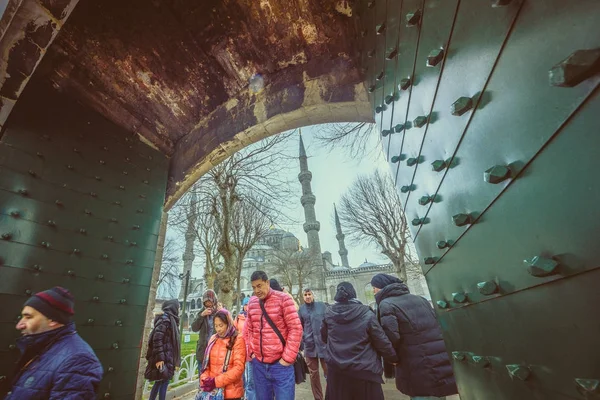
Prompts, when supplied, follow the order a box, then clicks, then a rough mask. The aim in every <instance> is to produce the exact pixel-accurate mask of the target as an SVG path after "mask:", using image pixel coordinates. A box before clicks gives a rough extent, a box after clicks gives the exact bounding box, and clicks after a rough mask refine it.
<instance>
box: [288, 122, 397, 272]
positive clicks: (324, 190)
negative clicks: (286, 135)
mask: <svg viewBox="0 0 600 400" xmlns="http://www.w3.org/2000/svg"><path fill="white" fill-rule="evenodd" d="M319 129H322V125H315V126H310V127H305V128H302V137H303V140H304V145H305V147H306V155H307V156H308V169H309V170H310V171H311V172H312V182H311V184H312V191H313V194H314V195H315V196H316V198H317V202H316V204H315V211H316V214H317V220H318V221H319V222H320V223H321V230H320V232H319V236H320V239H321V251H323V252H324V251H330V252H331V253H332V257H333V262H334V264H341V260H340V256H339V254H338V250H339V249H338V242H337V239H336V238H335V235H336V232H335V225H334V219H333V203H336V204H338V205H339V201H340V198H341V197H342V195H343V194H344V193H345V192H346V190H348V188H349V187H350V186H351V185H352V182H353V181H354V179H355V178H356V176H357V175H358V174H368V173H370V172H372V171H374V170H375V169H376V168H382V169H387V168H388V167H387V164H386V163H385V157H384V155H383V152H381V151H380V150H379V147H378V146H377V140H378V138H377V135H376V134H374V136H373V137H372V142H371V143H370V146H372V147H373V148H376V151H373V152H371V153H370V154H368V155H366V156H365V157H364V158H362V159H351V158H350V155H349V154H348V152H347V151H345V150H344V149H343V148H339V149H337V150H334V151H332V152H329V151H328V150H327V149H325V148H323V146H322V145H320V144H319V142H318V141H317V140H316V139H315V138H314V134H315V132H317V131H318V130H319ZM293 142H295V143H294V144H293V145H294V146H296V148H295V151H297V150H296V149H297V148H298V141H297V140H293ZM298 172H300V164H299V162H297V163H296V168H294V169H293V170H290V171H285V173H288V174H290V178H291V179H293V180H295V184H296V188H297V190H298V192H297V193H298V196H297V198H296V199H295V202H294V203H295V207H294V209H293V210H292V216H293V217H294V218H295V219H298V220H301V221H304V209H303V208H302V205H301V204H300V196H301V194H302V192H301V190H302V188H301V185H300V182H299V181H298V179H297V175H298ZM281 228H282V229H285V230H288V231H290V232H292V233H293V234H294V235H296V237H297V238H298V239H300V243H301V244H302V245H303V246H307V245H308V244H307V238H306V233H305V232H304V230H303V228H302V224H298V225H292V226H281ZM342 229H344V226H343V223H342ZM346 248H347V249H348V261H349V262H350V266H351V267H356V266H358V265H359V264H361V263H363V262H364V261H365V259H368V260H369V261H370V262H374V263H387V262H389V260H388V259H387V258H386V257H385V256H383V255H382V254H381V253H380V251H379V250H378V249H377V248H376V247H375V246H365V245H356V246H355V245H352V243H351V242H350V239H349V238H348V235H346Z"/></svg>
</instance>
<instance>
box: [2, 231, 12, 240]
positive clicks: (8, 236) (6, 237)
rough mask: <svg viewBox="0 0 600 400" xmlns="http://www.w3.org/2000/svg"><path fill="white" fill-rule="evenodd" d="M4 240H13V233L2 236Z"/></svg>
mask: <svg viewBox="0 0 600 400" xmlns="http://www.w3.org/2000/svg"><path fill="white" fill-rule="evenodd" d="M0 237H1V238H2V240H10V239H12V234H11V233H8V232H7V233H3V234H2V236H0Z"/></svg>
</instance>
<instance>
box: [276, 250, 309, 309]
mask: <svg viewBox="0 0 600 400" xmlns="http://www.w3.org/2000/svg"><path fill="white" fill-rule="evenodd" d="M314 261H315V260H314V258H313V257H312V256H311V254H310V253H309V252H307V251H302V250H293V249H281V250H277V251H275V252H274V253H273V259H272V260H271V264H272V265H273V273H274V275H275V276H276V277H278V278H279V279H280V280H281V283H283V286H285V287H289V288H290V294H291V295H292V296H293V297H294V298H295V299H296V301H297V302H298V304H302V303H303V302H304V299H303V297H302V288H303V287H304V285H305V284H306V283H307V282H308V281H309V279H310V278H311V277H312V275H313V273H314V272H315V271H316V265H315V262H314ZM294 285H297V287H298V291H297V292H296V293H293V292H292V289H293V287H294Z"/></svg>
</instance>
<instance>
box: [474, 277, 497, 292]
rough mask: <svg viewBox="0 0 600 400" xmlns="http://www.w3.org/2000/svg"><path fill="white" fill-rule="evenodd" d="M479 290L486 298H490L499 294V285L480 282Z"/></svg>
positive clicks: (490, 282)
mask: <svg viewBox="0 0 600 400" xmlns="http://www.w3.org/2000/svg"><path fill="white" fill-rule="evenodd" d="M477 290H479V293H481V294H482V295H484V296H490V295H492V294H494V293H497V292H498V284H497V283H496V282H495V281H485V282H479V283H478V284H477Z"/></svg>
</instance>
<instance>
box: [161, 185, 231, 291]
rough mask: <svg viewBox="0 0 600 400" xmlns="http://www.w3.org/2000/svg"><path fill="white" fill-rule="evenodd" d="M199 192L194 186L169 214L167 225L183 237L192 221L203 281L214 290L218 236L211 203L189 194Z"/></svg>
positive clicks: (218, 255)
mask: <svg viewBox="0 0 600 400" xmlns="http://www.w3.org/2000/svg"><path fill="white" fill-rule="evenodd" d="M194 192H200V193H202V192H201V191H200V190H198V188H197V186H194V187H193V188H192V189H191V190H190V191H189V192H188V193H186V195H185V196H184V197H183V198H182V199H181V200H180V201H179V202H178V203H177V204H176V205H175V206H174V207H173V208H172V209H171V211H170V212H169V225H170V226H172V227H174V228H175V229H176V230H177V232H178V233H179V234H181V235H185V233H186V232H187V230H188V229H189V228H190V226H189V222H190V220H192V221H194V223H193V226H192V232H193V233H194V235H195V237H196V240H197V242H198V244H199V245H200V250H201V252H202V254H201V256H202V258H203V259H204V281H205V282H206V287H207V288H208V289H214V284H215V279H216V277H217V265H218V263H219V261H220V258H221V256H220V254H219V251H218V248H217V245H218V241H219V236H218V231H217V229H216V226H215V220H214V218H213V216H212V213H211V207H212V202H211V201H210V199H207V198H206V197H198V196H196V199H194V196H192V195H191V194H192V193H194Z"/></svg>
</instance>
